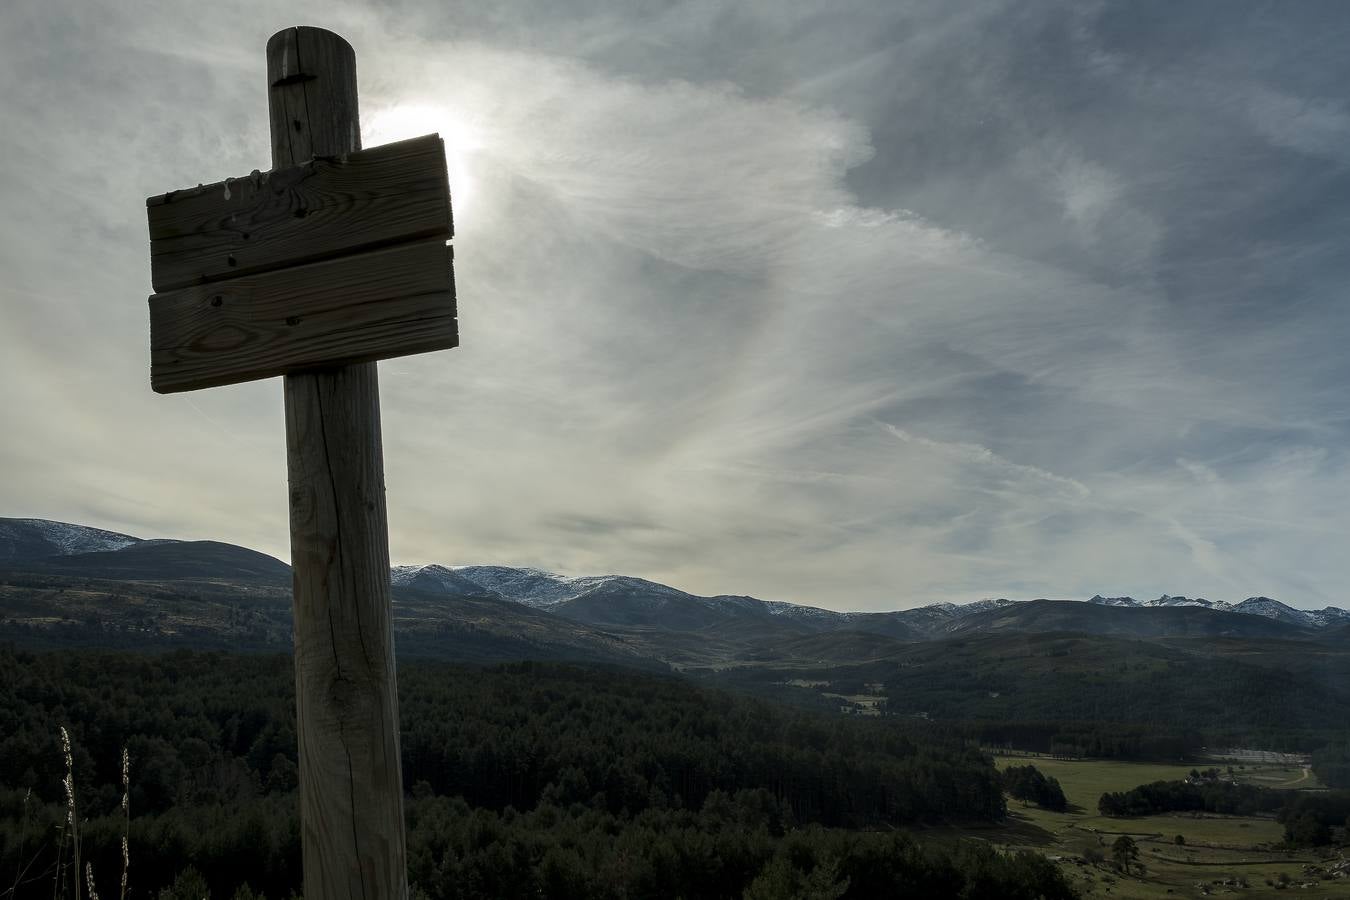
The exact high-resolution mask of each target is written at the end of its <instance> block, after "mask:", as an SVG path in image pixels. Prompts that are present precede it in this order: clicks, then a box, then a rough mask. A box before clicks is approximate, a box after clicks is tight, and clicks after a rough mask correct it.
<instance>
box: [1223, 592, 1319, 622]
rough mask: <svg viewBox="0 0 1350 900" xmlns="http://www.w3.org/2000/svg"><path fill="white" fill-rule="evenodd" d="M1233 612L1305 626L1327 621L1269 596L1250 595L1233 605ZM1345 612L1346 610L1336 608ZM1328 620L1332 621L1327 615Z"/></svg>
mask: <svg viewBox="0 0 1350 900" xmlns="http://www.w3.org/2000/svg"><path fill="white" fill-rule="evenodd" d="M1332 610H1335V607H1330V606H1329V607H1327V609H1326V610H1323V612H1331V611H1332ZM1233 612H1239V613H1245V614H1247V615H1249V616H1265V617H1266V618H1267V619H1274V620H1275V621H1277V622H1287V623H1289V624H1290V625H1301V626H1303V627H1305V628H1317V627H1319V625H1321V624H1325V622H1322V623H1319V622H1318V621H1317V620H1316V619H1315V618H1314V616H1313V614H1312V613H1310V612H1307V611H1305V610H1302V609H1294V608H1293V607H1292V606H1288V605H1286V604H1284V603H1281V602H1280V601H1278V600H1272V599H1271V598H1269V597H1248V598H1247V599H1246V600H1243V601H1242V602H1241V603H1239V604H1238V605H1237V606H1234V607H1233ZM1336 612H1341V613H1344V610H1336ZM1327 621H1331V619H1330V617H1327Z"/></svg>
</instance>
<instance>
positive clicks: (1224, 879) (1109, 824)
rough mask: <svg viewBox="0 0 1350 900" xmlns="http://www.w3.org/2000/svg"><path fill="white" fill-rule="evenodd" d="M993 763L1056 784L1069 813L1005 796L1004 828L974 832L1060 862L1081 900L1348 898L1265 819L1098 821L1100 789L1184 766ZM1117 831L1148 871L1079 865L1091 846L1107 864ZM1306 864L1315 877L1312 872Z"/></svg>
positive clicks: (1295, 775)
mask: <svg viewBox="0 0 1350 900" xmlns="http://www.w3.org/2000/svg"><path fill="white" fill-rule="evenodd" d="M996 761H997V763H998V766H999V768H1006V767H1007V766H1012V765H1027V764H1028V763H1030V764H1031V765H1034V766H1036V767H1037V768H1038V769H1040V770H1041V771H1042V772H1044V773H1045V774H1046V775H1048V776H1050V777H1053V778H1056V779H1058V780H1059V783H1060V786H1061V787H1063V788H1064V794H1065V797H1067V798H1068V801H1069V811H1068V812H1064V813H1055V812H1050V811H1048V810H1044V809H1039V808H1037V807H1034V806H1033V807H1024V806H1023V805H1022V804H1021V802H1019V801H1016V800H1009V801H1008V804H1009V805H1008V811H1009V821H1008V822H1007V824H1005V825H1004V826H1002V827H1000V828H998V829H993V830H988V831H981V832H979V836H981V837H984V838H986V839H988V840H991V841H993V842H995V843H998V844H1000V845H1003V846H1007V847H1019V848H1027V849H1035V850H1037V851H1039V852H1041V853H1044V854H1046V855H1047V856H1050V857H1052V858H1058V859H1059V864H1060V866H1061V867H1062V868H1063V869H1064V870H1065V874H1066V875H1068V877H1069V879H1070V881H1071V882H1072V883H1073V884H1074V886H1075V887H1077V888H1078V889H1079V890H1080V891H1081V892H1082V895H1083V897H1084V898H1085V900H1086V898H1091V900H1097V898H1113V900H1121V898H1125V900H1133V898H1137V900H1153V898H1158V900H1162V898H1169V900H1175V898H1191V897H1207V896H1208V897H1214V896H1220V895H1226V896H1234V897H1244V898H1247V897H1251V898H1274V897H1289V896H1300V897H1310V898H1318V900H1321V898H1346V900H1350V878H1339V879H1330V878H1328V877H1327V876H1326V874H1325V867H1324V866H1323V865H1322V860H1321V859H1319V855H1318V854H1317V853H1314V852H1313V851H1310V850H1298V851H1293V852H1290V851H1287V850H1285V849H1284V847H1283V845H1282V841H1283V837H1284V829H1283V827H1282V826H1281V825H1279V824H1278V823H1277V822H1275V821H1274V820H1272V819H1266V818H1247V817H1239V816H1208V815H1206V816H1197V815H1181V814H1178V815H1161V816H1145V817H1141V818H1137V819H1113V818H1108V817H1105V816H1099V815H1097V799H1098V798H1099V797H1100V796H1101V795H1102V794H1103V793H1104V792H1106V791H1126V790H1129V789H1130V788H1132V787H1136V786H1137V785H1140V784H1145V783H1147V782H1150V781H1163V780H1172V779H1180V778H1185V777H1186V775H1187V774H1188V773H1189V772H1190V770H1191V768H1192V766H1190V765H1166V764H1152V763H1130V762H1117V761H1113V760H1060V759H1044V758H1031V759H1028V758H1027V757H1024V756H1009V757H997V758H996ZM1200 768H1205V767H1204V766H1200ZM1235 771H1237V773H1238V775H1239V776H1240V777H1241V779H1242V780H1247V781H1251V782H1252V783H1255V784H1262V785H1264V786H1268V787H1274V786H1277V785H1279V786H1287V785H1288V783H1289V782H1291V781H1294V780H1296V779H1297V780H1298V783H1297V784H1295V785H1292V786H1294V787H1299V788H1303V787H1316V786H1317V783H1316V781H1315V780H1313V779H1312V778H1311V777H1310V778H1307V779H1303V778H1302V777H1301V776H1302V775H1303V772H1302V771H1301V769H1300V768H1299V767H1297V766H1287V765H1278V764H1271V765H1253V764H1248V765H1247V767H1246V769H1245V770H1237V769H1236V767H1235ZM1120 834H1128V835H1130V836H1131V837H1133V838H1134V839H1135V841H1136V842H1137V843H1138V845H1139V851H1140V862H1141V863H1142V864H1143V865H1144V866H1145V869H1146V872H1145V874H1143V875H1142V876H1139V875H1133V874H1132V875H1130V876H1122V875H1120V874H1119V873H1117V872H1114V871H1112V870H1110V869H1108V868H1107V867H1105V866H1093V865H1091V864H1088V863H1086V862H1084V861H1083V859H1082V858H1083V855H1084V854H1085V853H1091V852H1092V851H1093V850H1094V848H1095V850H1096V851H1097V852H1100V853H1101V854H1103V855H1104V856H1106V857H1108V858H1109V856H1110V847H1111V843H1112V842H1113V841H1114V840H1115V839H1116V837H1117V836H1118V835H1120ZM1177 835H1181V836H1182V837H1183V838H1184V840H1185V844H1184V845H1178V844H1177V843H1176V836H1177ZM1337 855H1339V856H1340V857H1342V858H1343V857H1344V856H1345V855H1350V848H1341V849H1340V850H1339V851H1337ZM1310 867H1319V868H1321V869H1322V871H1321V872H1320V873H1316V872H1313V870H1312V869H1311V868H1310ZM1281 875H1283V876H1284V877H1286V878H1287V879H1288V880H1289V882H1290V884H1289V886H1288V887H1287V888H1279V887H1278V886H1277V884H1278V882H1279V879H1280V876H1281ZM1238 878H1242V879H1244V880H1245V882H1246V884H1247V886H1246V887H1239V886H1237V883H1236V879H1238ZM1267 882H1269V883H1267ZM1313 882H1317V885H1316V887H1311V886H1310V887H1307V888H1302V887H1299V885H1303V884H1308V885H1311V884H1312V883H1313Z"/></svg>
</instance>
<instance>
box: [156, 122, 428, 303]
mask: <svg viewBox="0 0 1350 900" xmlns="http://www.w3.org/2000/svg"><path fill="white" fill-rule="evenodd" d="M146 212H147V218H148V219H149V225H150V277H151V282H152V283H153V284H154V287H155V290H156V291H168V290H173V289H175V288H181V287H187V286H189V285H194V284H202V283H204V282H210V281H218V280H221V279H226V278H237V277H239V276H241V275H248V274H253V273H256V272H265V271H269V270H271V269H277V268H281V267H283V266H293V265H300V264H304V263H309V262H315V261H318V260H321V259H329V258H332V257H335V256H339V255H341V254H344V253H351V252H356V251H360V250H364V249H369V248H373V247H379V246H386V245H389V244H393V243H397V242H400V241H408V240H416V239H421V238H432V237H439V238H442V239H444V238H449V237H450V236H451V223H450V188H449V184H448V181H447V177H446V168H445V145H444V143H443V142H442V141H441V139H440V137H439V136H438V135H426V136H424V137H420V138H413V139H412V140H408V141H399V142H398V143H394V144H386V145H384V146H381V147H375V148H373V149H370V150H362V151H359V152H357V153H352V154H350V155H348V156H345V157H342V156H337V157H322V158H317V159H311V160H308V161H307V162H306V163H305V164H304V165H301V166H294V167H290V168H286V169H281V170H278V171H274V172H269V173H266V174H261V173H254V174H253V175H249V176H244V177H242V178H232V179H229V180H227V181H223V182H217V183H215V184H210V185H204V186H202V187H198V188H192V189H190V190H186V191H173V192H170V193H168V194H162V195H160V196H157V197H151V198H149V199H148V200H146Z"/></svg>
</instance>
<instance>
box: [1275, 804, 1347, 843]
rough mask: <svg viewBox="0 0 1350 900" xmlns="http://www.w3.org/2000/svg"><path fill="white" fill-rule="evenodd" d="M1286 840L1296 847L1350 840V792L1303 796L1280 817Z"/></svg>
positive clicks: (1284, 808)
mask: <svg viewBox="0 0 1350 900" xmlns="http://www.w3.org/2000/svg"><path fill="white" fill-rule="evenodd" d="M1276 818H1278V819H1279V820H1280V822H1281V824H1283V825H1284V837H1285V840H1287V841H1289V842H1290V843H1294V844H1312V845H1316V844H1331V843H1335V842H1337V841H1338V840H1339V841H1341V842H1344V841H1345V840H1346V839H1347V837H1350V836H1348V835H1347V834H1346V832H1348V831H1350V791H1326V792H1323V793H1299V794H1296V795H1295V796H1293V797H1291V798H1289V802H1288V803H1286V804H1285V805H1284V807H1283V808H1282V809H1281V810H1280V813H1279V815H1278V816H1276Z"/></svg>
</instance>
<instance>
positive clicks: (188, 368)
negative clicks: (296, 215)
mask: <svg viewBox="0 0 1350 900" xmlns="http://www.w3.org/2000/svg"><path fill="white" fill-rule="evenodd" d="M450 253H451V251H450V248H449V247H447V246H446V245H445V244H444V243H443V242H441V241H439V240H432V241H424V242H421V243H415V244H401V245H399V246H396V247H391V248H388V249H385V250H372V251H370V252H369V253H361V254H357V255H355V256H344V257H340V258H339V259H334V260H330V261H328V262H321V263H314V264H313V265H308V266H296V267H293V268H288V269H279V270H277V271H275V272H264V273H262V274H260V275H247V276H244V277H243V278H233V279H231V280H229V281H219V282H216V283H214V284H206V285H198V286H196V287H189V288H183V289H182V290H177V291H169V292H167V293H163V294H155V295H153V296H151V298H150V386H151V387H152V388H154V390H155V391H157V392H158V393H161V394H170V393H175V392H177V391H195V390H198V389H200V388H206V387H216V386H218V385H223V384H235V383H237V382H240V381H252V380H254V379H258V378H271V377H273V376H276V375H284V374H286V373H287V372H296V371H302V370H304V369H313V368H316V367H323V366H334V365H344V364H348V363H353V362H369V361H373V360H377V359H389V358H392V357H395V356H407V355H409V354H412V353H425V352H427V351H429V350H445V349H449V348H451V347H454V346H455V345H456V343H457V341H458V333H457V331H456V323H455V293H454V282H453V280H452V278H451V270H450V265H451V262H450Z"/></svg>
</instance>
